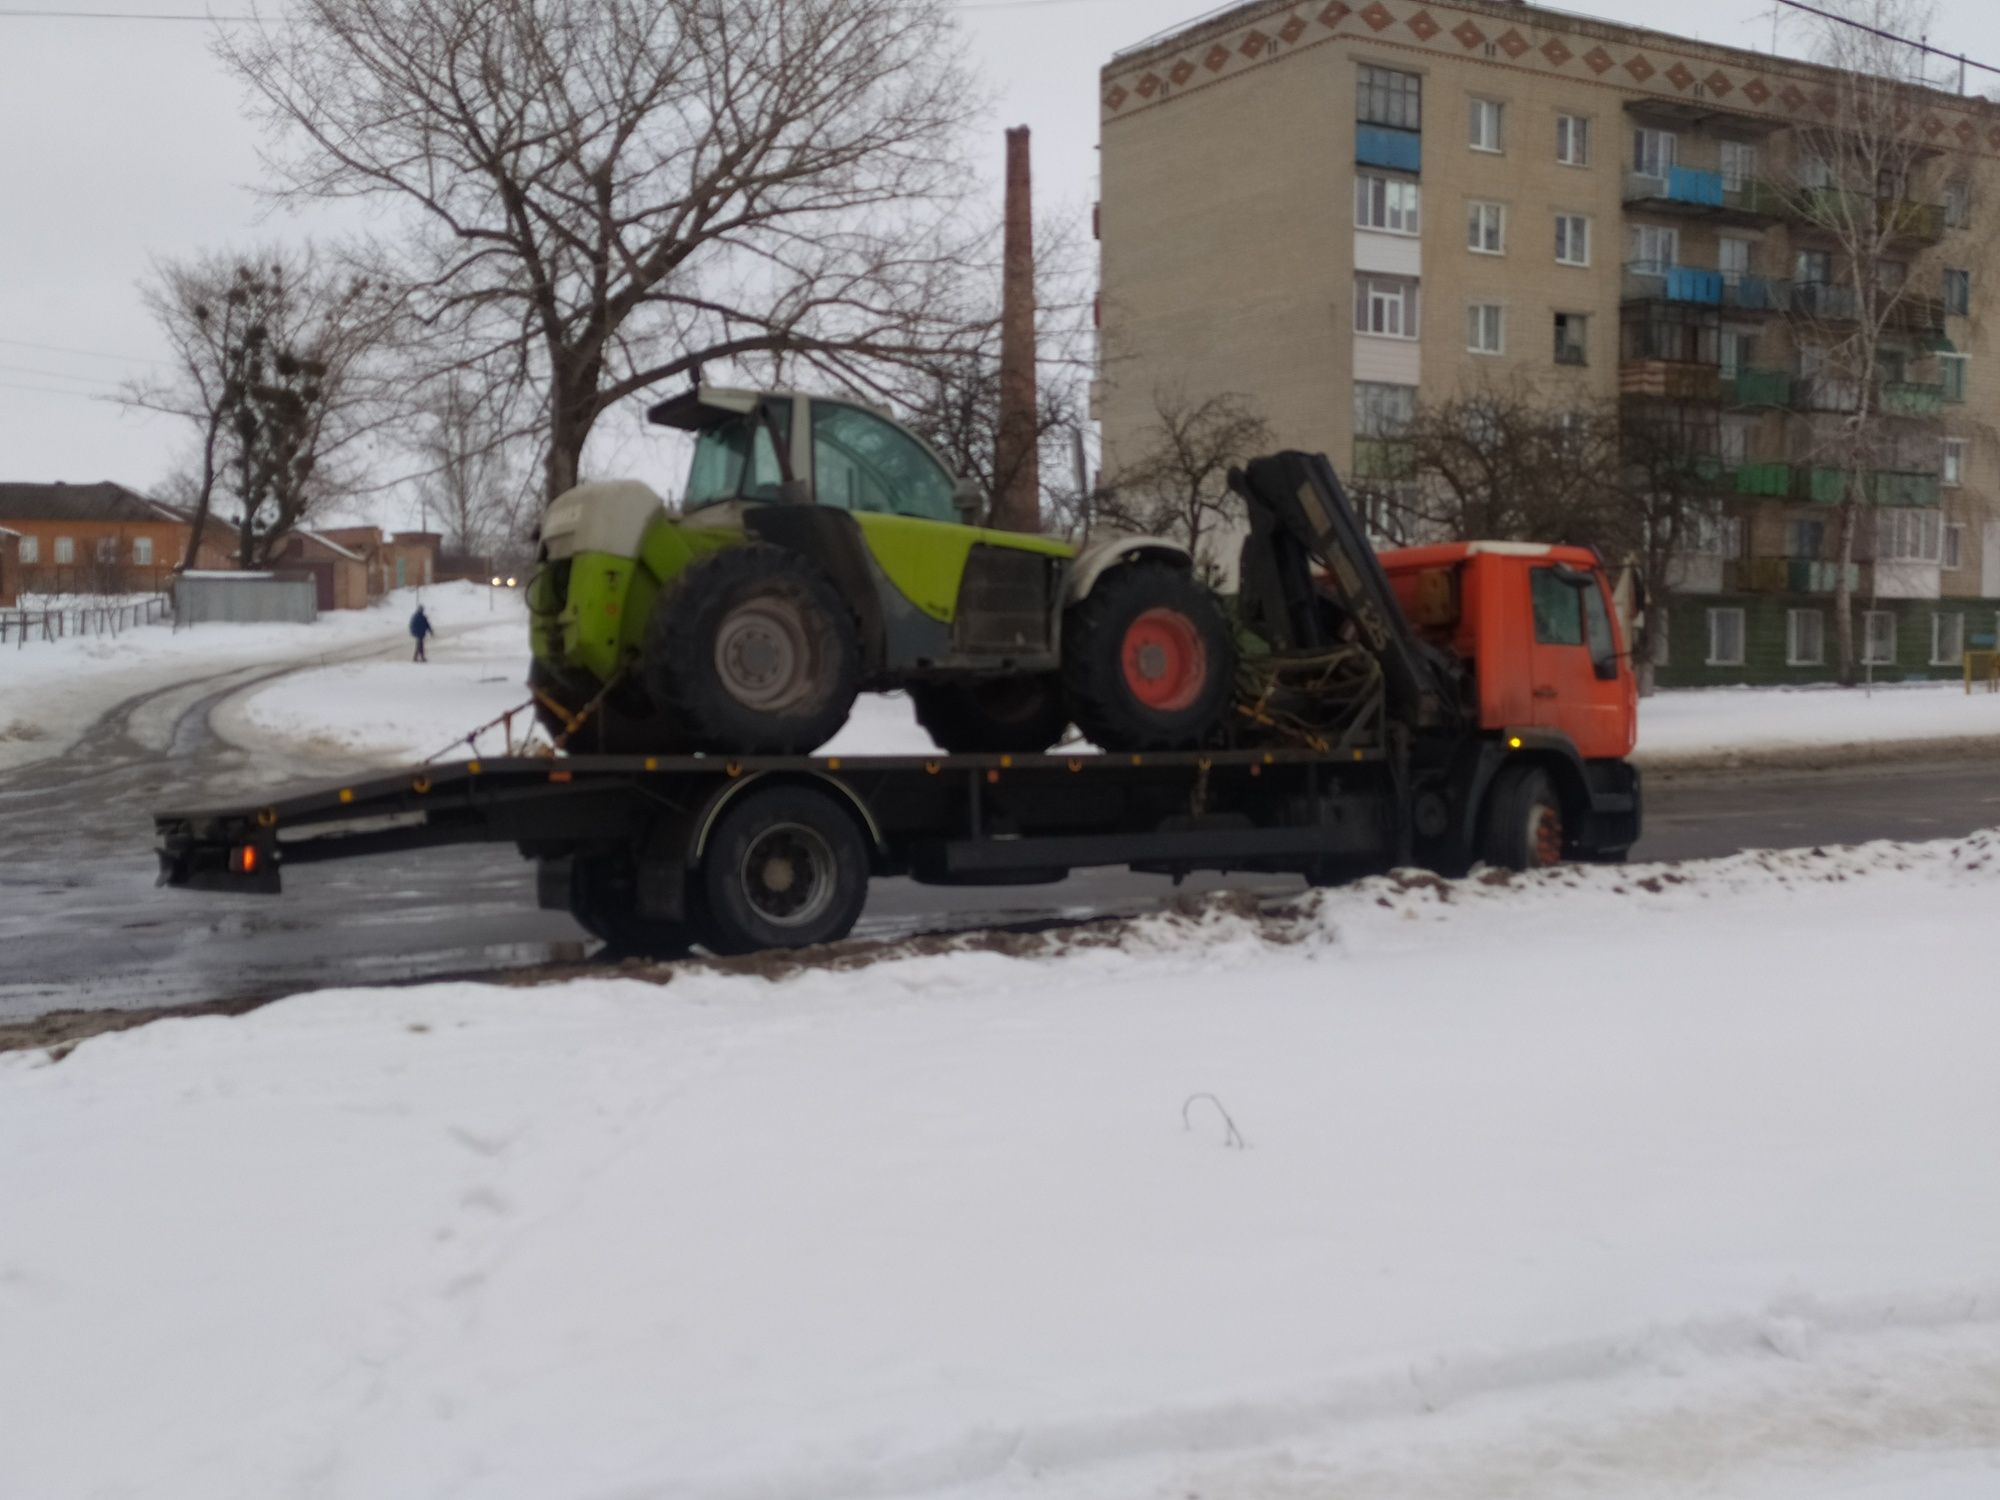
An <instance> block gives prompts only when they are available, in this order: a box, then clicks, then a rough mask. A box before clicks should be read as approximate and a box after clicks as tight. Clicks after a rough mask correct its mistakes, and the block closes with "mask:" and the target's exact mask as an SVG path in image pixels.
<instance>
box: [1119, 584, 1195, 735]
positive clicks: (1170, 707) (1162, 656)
mask: <svg viewBox="0 0 2000 1500" xmlns="http://www.w3.org/2000/svg"><path fill="white" fill-rule="evenodd" d="M1118 658H1119V661H1120V663H1121V664H1122V665H1123V667H1124V669H1125V686H1126V687H1127V688H1129V689H1131V692H1132V696H1133V697H1134V698H1137V699H1138V700H1139V701H1140V702H1141V703H1142V704H1144V705H1145V706H1146V707H1147V708H1151V709H1157V710H1159V711H1160V712H1162V713H1178V712H1180V711H1181V710H1182V709H1185V708H1188V707H1190V706H1192V705H1193V703H1194V701H1195V699H1197V698H1199V697H1200V696H1201V690H1202V689H1203V688H1204V687H1206V686H1207V685H1208V648H1207V647H1206V646H1204V645H1203V644H1202V640H1201V632H1200V631H1199V630H1197V629H1196V628H1195V625H1194V622H1193V621H1192V620H1190V619H1189V618H1188V617H1187V616H1186V615H1184V614H1182V613H1181V612H1180V611H1179V610H1173V609H1149V610H1147V611H1146V612H1145V613H1144V614H1143V615H1140V616H1139V618H1138V619H1136V620H1134V621H1133V622H1132V623H1131V625H1130V626H1128V627H1127V628H1126V631H1125V644H1124V647H1123V649H1122V650H1121V651H1120V652H1119V653H1118Z"/></svg>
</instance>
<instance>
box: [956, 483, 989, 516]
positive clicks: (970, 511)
mask: <svg viewBox="0 0 2000 1500" xmlns="http://www.w3.org/2000/svg"><path fill="white" fill-rule="evenodd" d="M951 505H952V509H953V510H956V511H957V512H958V518H959V520H961V521H963V522H964V523H965V524H966V525H968V526H977V525H978V524H979V523H980V522H981V521H982V520H984V519H985V518H986V492H985V491H984V490H982V489H980V487H979V486H978V485H976V484H974V483H973V482H972V481H971V480H970V479H961V480H959V481H958V483H957V484H955V485H954V486H952V491H951Z"/></svg>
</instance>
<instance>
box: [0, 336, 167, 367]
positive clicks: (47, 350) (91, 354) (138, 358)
mask: <svg viewBox="0 0 2000 1500" xmlns="http://www.w3.org/2000/svg"><path fill="white" fill-rule="evenodd" d="M0 344H5V345H7V346H8V347H9V348H12V349H34V350H37V351H39V352H41V353H43V354H74V355H76V356H77V357H78V358H80V359H109V360H115V361H117V362H118V363H119V364H121V365H166V364H172V363H173V361H172V360H167V359H151V358H148V357H147V356H145V355H143V354H113V353H111V352H110V351H109V350H107V349H72V348H70V347H69V346H68V345H66V344H36V343H31V342H29V341H28V340H27V339H0Z"/></svg>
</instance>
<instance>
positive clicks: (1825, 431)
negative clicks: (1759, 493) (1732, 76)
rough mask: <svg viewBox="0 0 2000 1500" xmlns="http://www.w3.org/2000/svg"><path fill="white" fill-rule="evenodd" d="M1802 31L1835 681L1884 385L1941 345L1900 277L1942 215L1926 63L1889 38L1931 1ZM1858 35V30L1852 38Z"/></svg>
mask: <svg viewBox="0 0 2000 1500" xmlns="http://www.w3.org/2000/svg"><path fill="white" fill-rule="evenodd" d="M1822 10H1823V11H1824V12H1826V13H1825V14H1821V15H1817V16H1812V17H1809V18H1807V24H1808V26H1809V28H1810V29H1809V39H1810V45H1811V49H1812V52H1813V54H1814V56H1815V60H1816V61H1818V62H1820V63H1822V64H1824V65H1825V66H1826V67H1827V68H1829V69H1830V70H1831V73H1830V76H1829V77H1828V78H1827V80H1826V81H1825V82H1824V83H1823V84H1821V85H1819V86H1818V87H1817V89H1816V90H1815V93H1814V96H1813V100H1812V104H1811V107H1810V108H1809V109H1807V110H1806V111H1804V112H1803V115H1804V118H1802V119H1801V120H1800V122H1799V123H1798V125H1797V127H1796V129H1795V130H1794V132H1793V150H1794V158H1793V169H1792V173H1791V176H1790V179H1789V181H1787V182H1786V183H1785V184H1784V185H1783V187H1782V191H1783V193H1784V194H1785V197H1786V199H1787V200H1788V205H1789V207H1790V208H1791V210H1792V213H1793V216H1794V218H1795V219H1796V221H1797V222H1798V223H1799V224H1800V225H1801V226H1802V227H1803V228H1804V230H1805V231H1806V238H1805V239H1803V240H1802V241H1801V244H1802V245H1803V246H1805V247H1806V249H1805V253H1804V255H1802V257H1801V265H1802V266H1809V267H1813V268H1815V269H1814V274H1813V277H1812V278H1802V279H1801V280H1800V281H1799V282H1798V284H1797V285H1796V286H1795V288H1794V294H1793V296H1794V308H1795V316H1794V319H1793V323H1794V333H1795V336H1796V337H1797V338H1798V341H1799V346H1800V359H1801V371H1802V373H1803V374H1804V375H1805V376H1806V377H1807V379H1806V391H1807V396H1808V404H1809V406H1811V407H1812V408H1814V409H1815V411H1816V415H1814V416H1813V417H1811V418H1810V419H1809V421H1808V422H1807V423H1806V424H1805V426H1804V427H1803V429H1802V430H1803V432H1804V446H1805V447H1806V449H1807V450H1808V451H1807V455H1806V456H1808V457H1809V458H1810V459H1811V460H1812V461H1813V462H1814V463H1815V464H1817V465H1821V466H1824V467H1827V468H1830V469H1833V470H1835V471H1837V472H1838V473H1839V474H1840V475H1841V476H1842V478H1841V485H1840V496H1839V519H1838V526H1837V544H1836V546H1837V554H1836V555H1837V562H1838V567H1837V569H1836V582H1835V592H1834V628H1835V632H1836V638H1837V643H1838V653H1839V667H1840V680H1841V681H1842V682H1845V683H1852V682H1854V681H1855V678H1856V670H1855V651H1854V598H1853V591H1854V586H1853V577H1852V575H1853V573H1854V570H1855V569H1854V565H1855V563H1856V561H1857V558H1858V557H1859V556H1860V555H1861V554H1862V553H1863V552H1864V551H1868V552H1871V553H1872V550H1873V542H1874V540H1875V539H1874V537H1873V536H1872V535H1864V531H1865V530H1866V529H1867V528H1866V527H1865V524H1864V523H1866V522H1872V521H1873V520H1874V519H1875V517H1874V513H1873V510H1872V507H1873V505H1874V502H1875V499H1876V496H1875V494H1874V485H1875V483H1876V481H1875V480H1874V477H1873V476H1874V475H1875V473H1876V472H1878V471H1879V470H1882V469H1884V468H1888V467H1890V459H1891V457H1892V455H1893V454H1894V453H1895V451H1896V447H1897V444H1896V440H1895V434H1894V432H1893V429H1892V426H1891V424H1890V423H1889V422H1888V421H1887V420H1886V417H1885V412H1884V407H1883V389H1882V387H1883V381H1884V376H1885V371H1892V370H1893V368H1894V367H1895V366H1896V365H1898V364H1901V363H1904V362H1905V360H1906V359H1907V358H1910V357H1914V358H1919V359H1921V358H1927V357H1928V356H1929V354H1930V350H1929V349H1928V348H1926V347H1925V344H1924V335H1925V333H1926V332H1927V331H1929V330H1933V329H1934V330H1935V332H1937V333H1942V331H1943V322H1944V314H1943V305H1942V303H1941V301H1940V300H1939V299H1936V298H1930V297H1923V296H1919V295H1918V294H1917V293H1916V292H1915V291H1914V289H1913V287H1912V278H1911V277H1910V276H1909V274H1908V264H1907V262H1908V256H1909V253H1910V250H1911V249H1912V247H1914V246H1917V245H1921V244H1923V243H1925V242H1935V240H1936V238H1937V237H1938V235H1939V233H1940V232H1941V231H1942V227H1943V225H1942V211H1941V209H1939V208H1937V207H1936V206H1934V205H1931V204H1926V203H1922V202H1920V201H1918V194H1917V193H1916V191H1915V189H1916V186H1917V183H1918V179H1919V175H1920V173H1921V171H1922V168H1923V163H1924V161H1925V159H1926V158H1927V157H1928V156H1929V155H1931V154H1932V152H1931V149H1930V148H1929V147H1928V146H1927V145H1926V144H1925V143H1924V142H1923V140H1922V138H1921V136H1920V134H1919V132H1918V130H1917V128H1916V125H1917V121H1918V119H1920V118H1921V113H1922V111H1921V104H1920V99H1919V95H1920V93H1921V91H1922V89H1923V54H1922V53H1921V52H1920V51H1919V50H1918V49H1917V48H1916V47H1914V46H1910V45H1906V44H1904V43H1901V42H1898V41H1897V40H1895V38H1896V37H1909V38H1917V37H1921V36H1923V35H1925V34H1926V33H1927V32H1928V31H1929V30H1930V27H1931V23H1932V20H1933V18H1934V16H1935V7H1934V6H1932V5H1930V4H1929V3H1927V0H1823V5H1822ZM1849 23H1854V24H1849Z"/></svg>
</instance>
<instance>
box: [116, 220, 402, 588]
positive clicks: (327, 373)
mask: <svg viewBox="0 0 2000 1500" xmlns="http://www.w3.org/2000/svg"><path fill="white" fill-rule="evenodd" d="M141 297H142V298H143V300H144V301H145V304H146V306H147V308H148V309H149V310H150V311H151V312H152V314H153V316H154V318H155V320H156V321H157V322H158V323H159V325H160V327H161V330H162V332H164V333H165V335H166V337H167V341H168V344H169V346H170V347H171V348H172V349H173V351H174V361H173V363H174V367H175V368H174V371H173V373H172V374H171V375H168V376H165V377H161V378H159V379H149V380H144V381H137V382H133V383H131V384H129V385H128V386H127V387H126V389H125V391H124V394H123V396H122V398H121V399H123V400H124V401H125V402H126V403H127V404H128V405H131V406H135V407H140V408H143V409H145V410H149V411H158V412H165V413H169V414H171V415H174V416H178V417H181V418H184V419H185V420H186V421H188V422H189V423H190V424H191V425H192V426H193V427H194V429H195V441H194V452H193V457H192V462H191V463H190V465H189V473H188V474H187V476H186V478H185V480H184V481H183V482H182V484H181V485H180V486H179V488H180V489H181V491H182V493H183V494H184V495H185V496H186V498H187V501H188V504H189V508H190V510H191V512H192V515H193V525H192V526H191V528H190V535H189V538H188V550H187V554H186V556H185V558H184V559H183V562H182V565H183V566H184V567H187V566H192V565H193V564H194V562H195V561H196V559H197V557H198V555H199V553H200V550H201V545H202V541H203V539H204V536H205V534H206V531H207V528H208V525H209V522H210V520H211V518H212V516H213V514H214V512H215V509H216V506H217V503H218V502H222V503H223V504H224V505H225V506H227V507H228V509H229V510H230V512H231V518H232V520H233V523H234V524H235V526H236V528H237V557H238V561H239V563H240V564H241V565H242V566H243V567H246V568H250V567H260V566H262V565H263V564H264V563H266V562H268V561H269V559H270V556H271V553H272V551H273V550H274V548H275V547H276V546H277V545H278V543H280V542H281V541H282V540H283V539H284V538H285V537H286V536H288V535H289V534H290V533H291V532H292V531H293V530H294V529H295V528H296V527H297V526H298V525H299V524H300V523H301V522H302V521H304V520H305V519H307V518H308V517H309V516H310V515H311V514H312V513H313V512H314V511H315V510H316V509H318V508H320V507H321V506H323V505H324V504H325V503H326V502H327V501H329V500H331V499H334V498H336V497H338V496H339V495H341V494H343V493H345V492H346V491H347V489H348V488H349V487H350V486H351V485H353V484H354V483H355V482H356V472H355V466H354V460H355V458H356V456H357V454H358V450H359V448H360V446H361V444H362V442H363V441H364V440H365V439H366V438H368V437H369V436H370V435H372V434H373V433H374V432H375V431H376V430H377V428H378V427H379V425H380V423H381V421H382V420H383V418H384V414H385V411H386V405H385V401H384V395H385V393H384V390H383V387H382V386H381V384H380V381H379V375H378V372H377V370H376V369H375V361H376V360H377V358H378V356H379V355H380V354H381V352H382V351H383V349H384V348H385V347H386V345H387V342H388V340H389V337H390V330H391V327H392V308H391V307H390V305H389V304H388V302H387V301H386V299H385V298H384V296H383V294H382V289H381V288H380V287H379V286H377V285H375V284H373V283H371V282H369V281H367V280H366V279H364V278H357V277H356V276H354V275H352V274H351V273H349V272H347V271H344V270H340V269H338V268H336V267H333V266H331V265H329V264H328V263H326V262H325V261H324V260H323V259H322V258H321V257H320V256H319V255H318V254H317V252H315V251H314V250H312V249H311V248H306V249H303V250H267V251H262V252H258V253H256V254H252V255H207V256H201V257H198V258H196V259H193V260H188V261H165V262H162V263H160V264H159V265H157V266H156V267H155V268H154V272H153V276H152V278H151V280H149V281H148V282H146V283H144V284H143V285H142V288H141Z"/></svg>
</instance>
